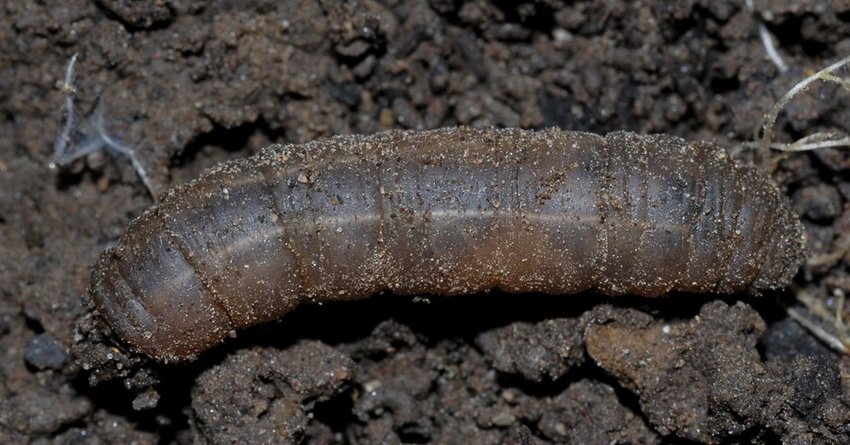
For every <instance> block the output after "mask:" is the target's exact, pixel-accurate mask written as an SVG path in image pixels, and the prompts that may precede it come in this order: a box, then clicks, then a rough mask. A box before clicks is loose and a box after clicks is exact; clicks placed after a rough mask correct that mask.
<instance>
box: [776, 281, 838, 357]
mask: <svg viewBox="0 0 850 445" xmlns="http://www.w3.org/2000/svg"><path fill="white" fill-rule="evenodd" d="M793 290H794V296H795V297H796V299H797V301H799V302H800V303H802V304H803V306H805V308H806V309H807V311H805V312H804V311H801V310H799V309H798V308H792V307H789V308H786V312H787V313H788V316H789V317H791V318H792V319H794V320H795V321H796V322H798V323H800V325H802V326H803V327H804V328H806V329H807V330H808V331H809V332H811V333H812V335H814V336H815V337H817V338H818V339H820V340H821V341H823V342H824V343H826V344H827V345H829V346H830V347H832V348H833V349H835V350H836V351H838V352H841V353H843V354H850V331H848V330H847V328H846V325H845V323H844V320H843V315H842V311H843V307H844V302H843V298H841V296H839V301H838V304H837V305H836V306H837V308H836V312H835V313H833V312H832V311H830V310H829V309H828V308H827V307H826V306H825V305H824V304H823V302H822V301H820V300H818V299H816V298H814V297H813V296H811V295H809V293H808V292H806V291H804V290H803V289H801V288H798V287H795V288H794V289H793ZM813 319H814V320H813ZM824 323H827V326H830V325H831V327H832V329H831V330H832V331H835V332H834V333H833V332H830V330H827V329H826V328H825V327H824Z"/></svg>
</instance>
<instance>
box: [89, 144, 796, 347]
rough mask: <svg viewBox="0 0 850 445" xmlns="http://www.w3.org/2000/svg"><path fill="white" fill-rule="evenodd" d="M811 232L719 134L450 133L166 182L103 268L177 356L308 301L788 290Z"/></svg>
mask: <svg viewBox="0 0 850 445" xmlns="http://www.w3.org/2000/svg"><path fill="white" fill-rule="evenodd" d="M802 260H803V235H802V227H801V225H800V223H799V221H798V220H797V218H796V216H795V215H794V214H793V212H792V211H791V209H790V206H789V204H788V202H787V201H786V199H785V197H784V196H783V195H782V194H781V193H780V192H779V190H778V188H777V187H776V185H775V184H774V183H773V182H772V181H770V179H769V178H768V177H766V176H765V175H763V174H761V173H760V172H757V171H755V170H753V169H751V168H743V167H740V166H737V165H736V164H735V163H734V162H733V161H731V160H730V159H728V158H727V157H726V156H725V153H724V152H723V151H722V150H721V149H719V148H717V147H715V146H712V145H709V144H706V143H688V142H686V141H684V140H682V139H679V138H675V137H671V136H665V135H652V136H643V135H637V134H634V133H627V132H617V133H611V134H608V135H605V136H600V135H595V134H589V133H579V132H565V131H558V130H549V131H543V132H534V131H525V130H514V129H506V130H476V129H470V128H452V129H441V130H433V131H424V132H413V131H389V132H385V133H379V134H375V135H371V136H338V137H334V138H330V139H325V140H320V141H315V142H310V143H307V144H299V145H286V146H280V145H274V146H271V147H268V148H267V149H265V150H264V151H262V152H261V153H259V154H258V155H256V156H254V157H251V158H248V159H244V160H238V161H235V162H227V163H224V164H221V165H219V166H217V167H215V168H213V169H211V170H209V171H207V172H206V173H205V174H204V175H203V176H201V177H200V178H198V179H196V180H194V181H192V182H190V183H189V184H186V185H184V186H180V187H178V188H176V189H174V190H172V191H171V192H169V193H168V194H167V196H166V197H165V198H164V199H163V200H162V202H160V203H159V204H158V205H157V206H155V207H153V208H151V209H150V210H149V211H147V212H146V213H145V214H143V215H142V216H141V217H139V218H138V219H137V220H135V221H133V223H131V225H130V227H129V229H128V230H127V233H126V234H125V235H124V236H123V237H122V238H121V240H120V242H119V243H118V245H117V246H115V247H114V248H112V249H110V250H109V251H107V252H106V253H104V254H103V256H102V257H101V259H100V261H99V262H98V264H97V266H96V267H95V268H94V270H93V272H92V285H91V288H90V295H91V298H92V301H93V304H94V307H95V309H96V310H97V312H98V313H99V314H100V316H101V317H102V318H103V319H104V320H105V321H106V322H107V323H108V324H109V326H110V327H111V329H112V330H113V331H114V332H115V333H116V334H117V336H118V337H120V339H121V340H123V341H124V342H126V343H127V344H129V345H131V346H132V347H133V348H134V349H137V350H140V351H142V352H144V353H145V354H147V355H148V356H150V357H152V358H155V359H157V360H161V361H181V360H186V359H189V358H191V357H193V356H195V355H196V354H198V353H199V352H202V351H204V350H206V349H208V348H210V347H211V346H213V345H215V344H217V343H219V342H221V341H222V340H223V339H225V338H227V337H228V336H231V335H233V333H234V332H235V331H238V330H240V329H243V328H246V327H248V326H252V325H255V324H257V323H262V322H265V321H269V320H274V319H277V318H279V317H281V316H283V315H284V314H286V313H287V312H289V311H291V310H292V309H294V308H295V307H297V306H298V305H299V304H300V303H301V302H304V301H310V302H321V301H333V300H348V299H359V298H365V297H368V296H370V295H373V294H375V293H378V292H380V291H385V290H388V291H391V292H393V293H395V294H420V293H427V294H440V295H453V294H465V293H474V292H480V291H485V290H488V289H500V290H503V291H506V292H540V293H548V294H573V293H577V292H581V291H585V290H588V289H596V290H598V291H599V292H600V293H603V294H606V295H621V294H636V295H642V296H648V297H652V296H659V295H663V294H665V293H667V292H669V291H673V290H675V291H682V292H698V293H704V292H714V293H731V292H738V291H746V290H756V289H772V288H778V287H783V286H786V285H787V284H788V283H789V282H790V280H791V278H792V276H793V275H794V273H795V272H796V271H797V269H798V268H799V266H800V264H801V262H802Z"/></svg>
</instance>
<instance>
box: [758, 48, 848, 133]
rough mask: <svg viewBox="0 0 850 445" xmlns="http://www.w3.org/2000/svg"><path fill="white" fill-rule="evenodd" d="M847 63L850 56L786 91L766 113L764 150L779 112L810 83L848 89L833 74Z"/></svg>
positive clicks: (846, 82) (842, 80)
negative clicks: (823, 82) (825, 83)
mask: <svg viewBox="0 0 850 445" xmlns="http://www.w3.org/2000/svg"><path fill="white" fill-rule="evenodd" d="M848 63H850V56H848V57H845V58H843V59H841V60H839V61H838V62H835V63H833V64H832V65H829V66H828V67H826V68H824V69H822V70H820V71H818V72H817V73H815V74H813V75H811V76H809V77H807V78H805V79H803V80H802V81H800V83H798V84H796V85H794V87H793V88H791V89H790V90H788V92H787V93H785V95H784V96H782V99H780V100H779V102H777V103H776V105H774V106H773V109H771V110H770V113H768V115H767V117H766V118H765V123H764V138H763V140H762V146H763V147H764V149H765V150H768V149H769V148H770V141H771V139H772V137H773V126H774V124H775V123H776V118H777V116H779V112H780V111H782V108H784V107H785V105H786V104H787V103H788V102H789V101H790V100H791V99H792V98H793V97H794V96H796V95H797V94H799V93H801V92H804V91H806V90H807V89H808V88H809V86H810V85H811V84H812V82H814V81H816V80H818V79H820V80H825V81H828V82H835V83H837V84H839V85H841V86H842V87H844V88H848V89H850V86H848V85H850V82H848V81H847V80H845V79H841V78H839V77H837V76H835V75H834V74H833V73H834V72H835V71H836V70H837V69H839V68H841V67H842V66H844V65H846V64H848ZM823 142H827V141H823ZM791 145H792V146H793V145H794V144H791ZM839 145H844V144H839ZM833 146H835V145H833Z"/></svg>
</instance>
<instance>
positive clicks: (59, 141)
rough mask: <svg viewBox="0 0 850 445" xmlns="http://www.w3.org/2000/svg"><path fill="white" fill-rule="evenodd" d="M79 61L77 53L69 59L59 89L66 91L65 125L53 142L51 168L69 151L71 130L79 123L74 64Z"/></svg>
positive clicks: (63, 109)
mask: <svg viewBox="0 0 850 445" xmlns="http://www.w3.org/2000/svg"><path fill="white" fill-rule="evenodd" d="M76 63H77V54H76V53H75V54H74V55H73V56H71V59H70V60H69V61H68V67H67V68H66V69H65V80H64V81H63V82H61V83H60V84H59V89H60V90H62V92H63V93H65V105H64V106H63V107H62V111H63V113H64V115H65V125H64V126H63V127H62V131H61V132H60V133H59V137H57V138H56V142H55V143H54V144H53V154H54V161H51V162H50V168H56V163H57V162H58V163H59V164H61V163H62V158H63V157H64V156H65V153H66V152H67V149H68V145H69V144H70V142H71V132H72V131H73V130H74V127H76V125H77V118H76V114H75V113H74V99H75V98H76V95H77V89H76V88H75V87H74V65H76Z"/></svg>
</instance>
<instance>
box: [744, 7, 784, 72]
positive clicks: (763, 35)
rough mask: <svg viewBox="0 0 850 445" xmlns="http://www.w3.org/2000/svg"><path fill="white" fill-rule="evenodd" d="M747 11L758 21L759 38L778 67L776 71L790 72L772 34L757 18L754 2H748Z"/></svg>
mask: <svg viewBox="0 0 850 445" xmlns="http://www.w3.org/2000/svg"><path fill="white" fill-rule="evenodd" d="M747 9H749V10H750V13H751V14H752V15H753V18H755V19H756V20H757V21H758V29H759V38H760V39H761V43H762V45H763V46H764V51H765V52H766V53H767V57H768V58H769V59H770V61H771V62H773V64H774V65H776V69H778V70H779V72H780V73H784V72H786V71H788V65H787V64H786V63H785V61H784V60H782V56H781V55H780V54H779V51H777V50H776V46H775V45H774V43H773V36H772V35H771V34H770V31H768V29H767V26H765V25H764V23H763V22H762V21H761V20H759V18H758V17H757V16H756V11H755V6H754V5H753V0H747Z"/></svg>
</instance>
